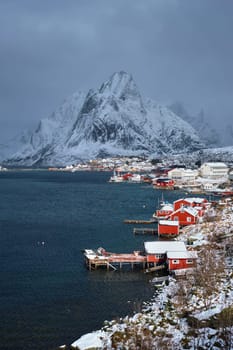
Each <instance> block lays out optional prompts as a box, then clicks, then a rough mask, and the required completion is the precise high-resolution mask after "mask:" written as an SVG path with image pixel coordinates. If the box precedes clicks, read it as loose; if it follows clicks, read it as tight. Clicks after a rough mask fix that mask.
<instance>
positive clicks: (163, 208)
mask: <svg viewBox="0 0 233 350" xmlns="http://www.w3.org/2000/svg"><path fill="white" fill-rule="evenodd" d="M159 210H173V205H172V204H165V205H163V206H162V207H161V208H160V209H159Z"/></svg>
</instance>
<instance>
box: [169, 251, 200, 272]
mask: <svg viewBox="0 0 233 350" xmlns="http://www.w3.org/2000/svg"><path fill="white" fill-rule="evenodd" d="M196 262H197V252H196V251H188V250H187V251H186V252H170V251H169V252H167V265H168V270H169V271H175V270H181V269H190V268H194V267H195V266H196Z"/></svg>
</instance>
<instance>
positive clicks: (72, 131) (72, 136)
mask: <svg viewBox="0 0 233 350" xmlns="http://www.w3.org/2000/svg"><path fill="white" fill-rule="evenodd" d="M201 148H203V143H202V141H201V140H200V138H199V136H198V134H197V132H196V131H195V130H194V128H193V127H192V126H191V125H190V124H189V123H188V122H186V121H184V120H183V119H182V118H180V117H178V116H177V115H176V114H175V113H174V112H172V111H171V109H169V108H167V107H165V106H162V105H159V104H157V103H155V102H153V101H151V100H148V99H143V98H142V96H141V95H140V93H139V90H138V88H137V86H136V84H135V82H134V80H133V78H132V76H131V75H129V74H127V73H125V72H123V71H121V72H118V73H115V74H113V75H112V77H111V78H110V79H109V80H108V81H106V82H105V83H103V84H102V85H101V87H100V88H99V89H97V90H90V91H89V92H88V93H87V94H84V93H75V94H74V95H72V96H71V97H70V98H68V99H67V100H66V101H65V102H64V103H63V104H62V105H61V106H60V107H59V108H58V109H57V110H56V111H55V112H54V113H53V114H52V115H51V116H50V117H48V118H46V119H42V120H41V121H40V123H39V125H38V127H37V128H36V130H35V131H34V132H32V133H31V134H30V135H27V138H26V139H25V138H24V140H23V142H21V143H20V142H17V145H16V144H14V142H12V143H11V146H8V151H7V152H6V149H5V152H3V147H2V158H5V159H4V163H5V164H9V165H27V166H33V165H37V166H47V165H67V164H71V163H75V162H78V161H80V160H87V159H91V158H96V157H105V156H113V155H147V156H149V155H165V154H168V153H169V154H170V153H173V154H174V153H181V152H192V151H195V150H198V149H201ZM10 151H11V152H10ZM10 153H11V154H10ZM0 155H1V151H0ZM6 158H7V161H6Z"/></svg>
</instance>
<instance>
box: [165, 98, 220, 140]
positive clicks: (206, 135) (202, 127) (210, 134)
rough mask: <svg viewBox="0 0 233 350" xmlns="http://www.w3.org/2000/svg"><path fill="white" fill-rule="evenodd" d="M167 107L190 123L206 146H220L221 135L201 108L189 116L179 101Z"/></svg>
mask: <svg viewBox="0 0 233 350" xmlns="http://www.w3.org/2000/svg"><path fill="white" fill-rule="evenodd" d="M169 108H170V109H171V110H172V111H173V112H174V113H175V114H177V115H178V116H179V117H181V118H182V119H183V120H185V121H187V122H188V123H189V124H190V125H192V126H193V128H194V129H195V130H196V131H197V133H198V135H199V136H200V138H201V140H203V141H204V142H205V143H206V144H207V145H208V147H219V146H222V141H221V135H220V134H219V133H218V132H217V130H216V129H215V128H214V127H213V126H212V125H210V124H209V123H208V122H207V120H206V118H205V114H204V111H203V110H201V111H200V113H198V114H197V115H196V116H191V115H190V114H189V113H188V112H187V111H186V109H185V107H184V106H183V104H182V103H181V102H174V103H173V104H171V105H170V106H169Z"/></svg>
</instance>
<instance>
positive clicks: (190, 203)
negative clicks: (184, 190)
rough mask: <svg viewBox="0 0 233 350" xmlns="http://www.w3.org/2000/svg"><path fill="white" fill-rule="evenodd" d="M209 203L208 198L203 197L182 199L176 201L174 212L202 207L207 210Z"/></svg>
mask: <svg viewBox="0 0 233 350" xmlns="http://www.w3.org/2000/svg"><path fill="white" fill-rule="evenodd" d="M207 203H208V201H207V199H206V198H201V197H190V198H180V199H177V200H176V201H174V203H173V206H174V211H175V210H177V209H179V208H181V207H202V208H203V209H205V208H206V205H207Z"/></svg>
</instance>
